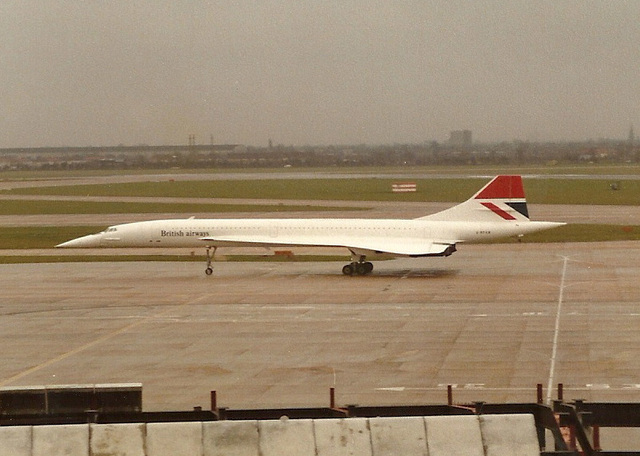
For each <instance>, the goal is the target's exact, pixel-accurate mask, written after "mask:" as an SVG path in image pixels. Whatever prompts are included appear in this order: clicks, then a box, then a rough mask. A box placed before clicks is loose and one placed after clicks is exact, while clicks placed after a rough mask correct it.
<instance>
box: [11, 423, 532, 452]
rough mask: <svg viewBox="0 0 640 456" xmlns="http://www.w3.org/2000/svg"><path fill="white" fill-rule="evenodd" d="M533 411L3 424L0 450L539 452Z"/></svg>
mask: <svg viewBox="0 0 640 456" xmlns="http://www.w3.org/2000/svg"><path fill="white" fill-rule="evenodd" d="M536 435H537V434H536V429H535V423H534V420H533V417H532V416H531V415H482V416H475V415H467V416H437V417H397V418H346V419H316V420H289V419H287V418H282V419H280V420H265V421H212V422H188V423H149V424H146V425H145V424H82V425H61V426H15V427H10V426H9V427H0V456H45V455H46V456H56V455H65V456H76V455H77V456H222V455H225V456H272V455H273V456H276V455H278V456H288V455H291V456H293V455H295V456H306V455H308V456H341V455H345V456H346V455H351V456H392V455H398V454H402V455H415V456H440V455H446V456H456V455H465V456H474V455H478V456H497V455H500V456H539V454H540V450H539V448H538V440H537V437H536Z"/></svg>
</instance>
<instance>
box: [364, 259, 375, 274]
mask: <svg viewBox="0 0 640 456" xmlns="http://www.w3.org/2000/svg"><path fill="white" fill-rule="evenodd" d="M364 265H365V267H366V269H367V274H369V273H370V272H371V271H373V263H371V262H370V261H367V262H366V263H365V264H364Z"/></svg>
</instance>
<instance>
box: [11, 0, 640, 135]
mask: <svg viewBox="0 0 640 456" xmlns="http://www.w3.org/2000/svg"><path fill="white" fill-rule="evenodd" d="M0 12H1V13H2V15H1V19H0V20H2V31H1V32H0V33H2V40H3V42H4V43H5V47H4V52H3V71H2V72H0V74H1V76H0V78H1V84H0V93H1V100H2V112H3V115H2V131H3V133H4V135H3V137H2V140H0V147H1V148H11V147H44V146H51V147H56V146H101V145H103V146H115V145H118V144H124V145H136V144H149V145H162V144H186V143H187V142H188V138H189V135H195V139H196V143H197V144H209V143H210V142H211V136H213V141H214V142H215V143H218V144H221V143H232V144H245V145H249V146H266V145H267V144H268V142H269V140H272V141H273V144H284V145H298V146H302V145H330V144H393V143H422V142H425V141H431V140H435V141H439V142H445V141H446V140H447V139H448V137H449V132H450V131H452V130H462V129H468V130H471V131H472V132H473V139H474V142H476V141H478V142H500V141H512V140H523V141H541V142H546V141H583V140H589V139H593V140H597V139H599V138H611V139H625V138H627V136H628V134H629V128H630V127H631V126H634V127H635V131H636V132H640V77H639V76H638V74H637V73H638V69H640V46H638V43H640V2H637V1H635V0H626V1H624V0H620V1H616V2H595V1H578V0H572V1H569V0H558V1H550V0H547V1H521V0H515V1H498V0H486V1H484V2H474V1H460V0H453V1H420V0H408V1H405V2H383V1H379V0H377V1H376V0H373V1H371V0H368V1H363V0H345V1H327V2H311V1H308V0H297V1H294V0H274V1H271V2H264V3H262V2H256V1H248V0H247V1H239V2H233V3H232V2H224V1H199V2H187V1H169V0H156V1H153V2H152V1H149V0H140V1H137V2H124V1H112V2H98V1H84V2H64V1H61V0H52V1H48V2H41V1H36V0H22V1H19V0H8V1H5V2H3V3H2V4H0ZM636 135H637V133H636Z"/></svg>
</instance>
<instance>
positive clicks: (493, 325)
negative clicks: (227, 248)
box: [0, 242, 640, 410]
mask: <svg viewBox="0 0 640 456" xmlns="http://www.w3.org/2000/svg"><path fill="white" fill-rule="evenodd" d="M639 257H640V243H639V242H612V243H596V244H587V243H567V244H542V245H535V244H506V245H469V246H461V248H460V249H459V251H458V252H457V253H455V254H454V255H452V256H451V257H449V258H434V259H401V260H392V261H381V262H377V263H375V267H376V269H375V270H374V272H373V273H372V274H371V275H370V276H366V277H345V276H343V275H342V274H341V273H340V269H341V266H342V263H336V262H286V263H256V262H250V263H234V262H222V263H219V264H217V265H216V268H215V272H214V275H213V276H211V277H207V276H205V275H204V273H203V264H200V263H197V262H196V263H173V262H166V263H165V262H144V263H127V262H114V263H68V264H64V263H59V264H24V265H20V264H15V265H1V266H0V287H1V289H2V295H1V299H0V344H1V346H2V363H0V386H16V385H20V386H24V385H51V384H56V385H58V384H86V383H90V384H93V383H123V382H125V383H126V382H141V383H143V385H144V389H143V406H144V408H145V410H184V409H188V408H191V407H192V406H198V405H200V406H203V407H207V406H208V401H209V391H210V390H217V391H218V398H219V399H218V400H219V405H220V406H227V407H233V408H243V407H246V408H256V407H288V406H299V407H309V406H327V405H328V400H329V388H330V387H335V388H336V400H337V402H338V404H339V405H346V404H354V403H357V404H361V405H386V404H394V405H395V404H417V403H445V402H446V398H447V396H446V385H448V384H451V385H453V386H454V390H453V391H454V401H456V402H468V401H474V400H482V401H490V402H504V401H509V402H532V401H534V400H535V386H536V384H537V383H542V384H543V385H544V388H545V393H544V394H545V400H549V399H553V398H555V394H556V392H555V387H556V385H557V383H559V382H562V383H563V384H564V385H565V399H572V398H583V399H587V400H620V401H638V400H640V331H638V328H639V327H640V306H639V304H638V297H639V296H640V281H638V279H637V278H638V277H639V276H640V263H639V262H638V258H639Z"/></svg>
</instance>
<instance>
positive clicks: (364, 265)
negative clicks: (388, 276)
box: [342, 261, 373, 276]
mask: <svg viewBox="0 0 640 456" xmlns="http://www.w3.org/2000/svg"><path fill="white" fill-rule="evenodd" d="M371 271H373V263H371V262H369V261H354V262H352V263H349V264H345V265H344V266H343V267H342V273H343V274H344V275H348V276H352V275H354V274H357V275H367V274H369V273H370V272H371Z"/></svg>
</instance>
